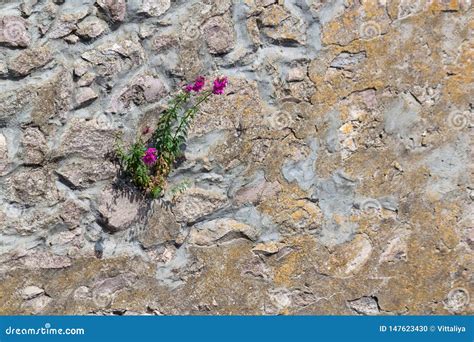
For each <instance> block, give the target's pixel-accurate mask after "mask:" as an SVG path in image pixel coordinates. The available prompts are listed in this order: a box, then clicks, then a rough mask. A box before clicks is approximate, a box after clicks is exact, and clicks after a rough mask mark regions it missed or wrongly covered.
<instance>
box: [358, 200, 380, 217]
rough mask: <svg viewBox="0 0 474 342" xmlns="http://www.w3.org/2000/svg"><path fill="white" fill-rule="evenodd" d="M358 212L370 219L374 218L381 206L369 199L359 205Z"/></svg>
mask: <svg viewBox="0 0 474 342" xmlns="http://www.w3.org/2000/svg"><path fill="white" fill-rule="evenodd" d="M360 210H361V211H363V212H364V213H366V214H367V215H368V216H369V217H371V218H372V217H376V216H377V215H378V212H379V211H380V210H382V205H381V204H380V202H379V201H377V200H376V199H373V198H369V199H367V200H364V201H363V202H362V203H361V204H360Z"/></svg>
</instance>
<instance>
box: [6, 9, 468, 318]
mask: <svg viewBox="0 0 474 342" xmlns="http://www.w3.org/2000/svg"><path fill="white" fill-rule="evenodd" d="M0 14H1V17H0V56H1V58H0V78H1V79H0V90H1V91H0V208H1V210H0V314H32V313H34V314H38V313H40V314H87V313H95V314H118V315H122V314H450V313H451V314H467V313H473V306H472V304H470V303H469V293H471V294H473V293H474V292H473V282H472V281H473V279H472V274H473V273H472V272H473V263H472V261H473V253H472V248H473V244H474V230H473V228H472V227H473V226H472V212H473V210H472V209H473V207H472V201H473V199H474V188H473V187H474V185H473V183H472V178H471V176H472V147H471V146H472V145H471V138H472V126H473V120H472V119H473V110H474V109H473V102H472V100H473V90H474V89H473V88H474V86H473V78H474V76H473V75H474V73H473V65H474V63H473V54H474V49H473V48H474V45H473V44H474V39H473V29H474V21H473V19H472V18H473V10H472V6H471V1H469V0H447V1H446V0H444V1H441V0H439V1H436V0H434V1H429V0H418V1H417V0H409V1H408V0H393V1H392V0H371V1H369V0H366V1H364V0H331V1H323V0H313V1H310V0H286V1H277V0H242V1H237V0H234V1H231V0H218V1H211V0H204V1H184V0H179V1H170V0H127V1H125V0H116V1H113V0H97V1H93V0H66V1H64V0H63V1H60V0H55V1H53V0H25V1H0ZM199 74H204V75H209V76H210V77H212V76H215V75H219V74H224V75H227V76H228V77H229V80H230V86H229V87H228V89H227V92H226V94H225V95H224V96H219V97H215V98H214V99H213V100H212V101H211V102H209V103H207V104H206V105H205V106H204V107H203V111H202V113H201V114H200V115H199V116H198V117H197V118H196V120H195V122H194V125H193V127H192V131H191V134H190V138H189V141H188V144H187V146H186V150H185V158H184V159H183V160H182V161H181V162H180V165H179V167H177V168H176V170H175V171H174V172H173V173H172V175H171V176H170V179H169V187H168V190H167V192H166V194H165V196H164V197H163V198H161V199H159V200H154V201H152V200H150V199H147V198H143V196H141V195H140V193H138V192H136V191H135V190H134V189H133V188H131V187H130V186H128V185H127V184H126V183H125V181H124V180H123V179H122V178H121V177H120V176H119V174H118V169H117V165H116V164H115V163H114V162H113V160H112V159H111V157H110V152H111V151H112V150H113V145H114V141H115V136H116V135H117V133H120V132H122V133H123V137H124V140H125V142H126V143H130V142H132V141H133V140H134V139H135V137H136V136H137V135H138V134H141V133H140V132H141V131H142V130H143V129H144V128H145V127H146V126H151V127H153V125H154V123H156V121H157V118H158V117H159V115H160V112H161V111H162V110H163V109H164V108H165V107H166V105H167V102H166V101H167V96H168V94H170V93H173V92H174V91H176V89H177V88H178V87H180V86H181V85H182V84H183V83H184V82H186V81H190V80H192V79H193V78H194V77H196V76H197V75H199ZM183 184H185V185H186V187H184V191H182V192H179V191H175V190H176V189H177V188H176V187H182V186H183Z"/></svg>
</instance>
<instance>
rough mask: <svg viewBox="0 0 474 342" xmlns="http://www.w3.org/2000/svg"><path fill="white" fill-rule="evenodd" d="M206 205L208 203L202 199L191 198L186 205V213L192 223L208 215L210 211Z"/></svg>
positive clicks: (184, 208)
mask: <svg viewBox="0 0 474 342" xmlns="http://www.w3.org/2000/svg"><path fill="white" fill-rule="evenodd" d="M206 203H207V202H206V201H203V200H202V199H201V198H198V197H191V198H190V199H189V200H187V201H186V202H185V203H184V206H183V210H184V213H185V214H186V216H187V217H189V218H190V220H191V221H195V220H197V219H198V218H200V217H201V216H203V215H205V214H206V212H207V210H208V208H207V205H206Z"/></svg>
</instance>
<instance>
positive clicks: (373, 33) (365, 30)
mask: <svg viewBox="0 0 474 342" xmlns="http://www.w3.org/2000/svg"><path fill="white" fill-rule="evenodd" d="M359 34H360V37H361V38H363V39H373V38H376V37H378V36H380V35H381V34H382V29H381V28H380V25H379V24H378V23H376V22H375V21H373V20H371V21H367V22H365V23H362V25H361V26H360V30H359Z"/></svg>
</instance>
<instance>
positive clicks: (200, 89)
mask: <svg viewBox="0 0 474 342" xmlns="http://www.w3.org/2000/svg"><path fill="white" fill-rule="evenodd" d="M206 83H207V82H206V78H205V77H204V76H198V77H197V78H196V79H195V80H194V82H192V83H189V84H187V85H186V86H185V87H184V88H183V90H182V91H180V92H178V93H177V94H176V95H175V96H174V97H173V98H172V99H171V100H170V102H169V107H168V109H166V110H165V111H164V112H163V113H162V114H161V116H160V118H159V120H158V124H157V126H156V129H155V130H152V129H151V128H150V127H148V126H147V127H146V128H145V129H144V130H143V131H142V134H143V136H146V135H148V134H149V133H151V132H152V131H153V133H152V134H151V138H149V139H148V140H147V141H143V138H142V137H141V138H139V139H138V141H137V142H135V143H134V144H133V145H132V146H131V147H130V149H128V150H127V151H125V150H124V148H123V147H122V145H121V144H118V146H117V156H118V158H119V160H120V164H121V166H122V169H123V171H124V172H125V173H126V174H128V175H129V176H130V177H131V179H132V181H133V183H134V184H135V185H136V186H137V187H139V188H141V189H143V190H146V191H149V192H150V194H151V195H152V196H153V197H157V196H159V195H160V194H161V192H162V190H163V189H164V188H165V186H166V178H167V177H168V175H169V173H170V172H171V170H172V167H173V165H174V163H175V161H176V159H177V158H179V157H180V156H181V155H182V153H183V152H182V146H183V144H184V143H185V142H186V138H187V132H188V128H189V126H190V123H191V121H192V119H193V118H194V116H195V115H196V114H197V113H198V112H199V106H200V105H201V104H202V103H203V102H205V101H207V100H208V99H209V98H210V97H211V96H212V95H222V94H224V91H225V89H226V87H227V85H228V80H227V78H226V77H225V76H220V77H217V78H216V79H214V81H213V82H212V86H210V87H208V88H207V89H206Z"/></svg>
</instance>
